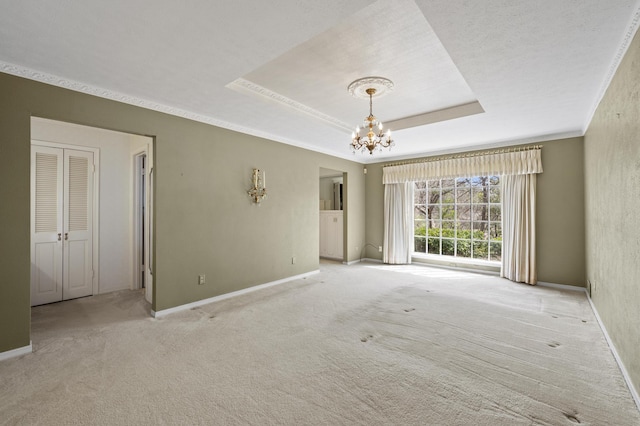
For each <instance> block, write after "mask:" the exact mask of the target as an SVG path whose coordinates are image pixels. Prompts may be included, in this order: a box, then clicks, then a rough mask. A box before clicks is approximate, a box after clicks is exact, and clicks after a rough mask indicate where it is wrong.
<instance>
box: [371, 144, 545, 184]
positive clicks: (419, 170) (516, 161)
mask: <svg viewBox="0 0 640 426" xmlns="http://www.w3.org/2000/svg"><path fill="white" fill-rule="evenodd" d="M532 173H542V159H541V150H540V149H529V150H524V151H515V152H498V153H488V154H486V155H473V156H466V157H454V158H444V159H440V160H438V159H434V160H427V161H424V162H420V163H410V164H402V165H398V166H387V167H384V168H383V169H382V183H383V184H385V185H387V184H392V183H405V182H415V181H420V180H427V179H447V178H457V177H472V176H501V175H525V174H532Z"/></svg>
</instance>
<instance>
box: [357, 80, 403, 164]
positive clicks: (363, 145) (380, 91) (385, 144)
mask: <svg viewBox="0 0 640 426" xmlns="http://www.w3.org/2000/svg"><path fill="white" fill-rule="evenodd" d="M347 90H349V93H351V95H352V96H354V97H356V98H367V97H368V98H369V116H368V117H365V119H364V123H363V125H362V129H363V130H364V131H366V132H367V133H366V135H364V136H360V126H357V127H356V131H355V132H354V133H351V148H352V149H353V153H354V154H355V153H356V151H362V152H367V151H369V154H373V151H374V150H375V149H376V148H378V149H379V150H380V151H382V148H391V147H392V146H393V145H394V142H393V139H391V129H388V130H387V134H386V135H385V134H384V133H383V131H382V122H380V121H379V120H378V119H377V118H376V117H375V116H374V115H373V97H374V96H376V97H380V96H382V95H384V94H385V93H387V92H390V91H392V90H393V82H392V81H391V80H389V79H387V78H384V77H365V78H360V79H358V80H356V81H354V82H353V83H351V84H350V85H349V87H347ZM374 128H376V129H374ZM376 132H378V133H376Z"/></svg>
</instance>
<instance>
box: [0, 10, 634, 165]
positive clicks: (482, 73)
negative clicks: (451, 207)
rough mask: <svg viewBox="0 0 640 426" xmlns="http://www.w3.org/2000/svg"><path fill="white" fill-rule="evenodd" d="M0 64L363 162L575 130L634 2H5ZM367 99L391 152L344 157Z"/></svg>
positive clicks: (596, 93)
mask: <svg viewBox="0 0 640 426" xmlns="http://www.w3.org/2000/svg"><path fill="white" fill-rule="evenodd" d="M0 4H1V5H2V14H0V71H3V72H7V73H11V74H15V75H21V76H24V77H27V78H32V79H36V80H39V81H43V82H46V83H50V84H55V85H59V86H63V87H68V88H70V89H73V90H78V91H83V92H86V93H91V94H94V95H97V96H103V97H107V98H111V99H116V100H120V101H123V102H127V103H132V104H135V105H140V106H143V107H146V108H152V109H156V110H159V111H163V112H168V113H171V114H175V115H179V116H183V117H188V118H191V119H195V120H199V121H203V122H206V123H210V124H214V125H217V126H221V127H225V128H229V129H233V130H237V131H241V132H245V133H248V134H253V135H257V136H261V137H265V138H268V139H273V140H276V141H279V142H283V143H288V144H292V145H297V146H301V147H304V148H308V149H312V150H316V151H319V152H325V153H328V154H331V155H336V156H339V157H343V158H348V159H352V160H355V161H360V162H365V163H366V162H371V161H382V160H388V159H392V158H405V157H415V156H424V155H430V154H439V153H443V152H455V151H461V150H472V149H478V148H485V147H493V146H501V145H506V144H514V143H525V142H532V141H543V140H548V139H553V138H561V137H570V136H579V135H582V134H583V133H584V130H585V128H586V126H587V125H588V122H589V120H590V119H591V115H592V114H593V111H594V110H595V107H596V106H597V103H598V102H599V99H600V97H601V96H602V93H603V91H604V89H605V88H606V85H607V84H608V81H609V80H610V78H611V76H612V75H613V72H614V71H615V69H616V67H617V65H618V63H619V61H620V59H621V57H622V55H623V54H624V51H625V49H626V47H627V46H628V43H629V42H630V40H631V38H632V37H633V35H634V34H635V31H636V28H637V25H638V20H639V8H640V0H617V1H615V2H604V1H601V0H584V1H578V0H571V1H562V2H558V1H556V0H541V1H538V2H513V1H508V0H492V1H488V2H451V1H445V0H416V1H414V0H380V1H366V0H352V1H349V2H345V1H339V0H327V1H323V2H317V1H311V0H303V1H299V0H297V1H294V0H288V1H285V0H279V1H270V2H259V1H250V0H244V1H234V2H224V1H207V2H205V1H196V2H181V3H176V2H169V1H151V0H141V1H136V2H129V1H124V0H113V1H110V2H74V3H73V5H71V4H67V3H65V5H66V6H65V7H62V5H61V4H60V3H57V2H41V1H37V0H22V1H20V2H12V1H9V0H0ZM367 76H382V77H386V78H389V79H391V80H392V81H393V82H394V84H395V87H394V90H393V91H392V92H390V93H388V94H385V95H384V96H382V97H379V98H374V102H373V109H374V113H375V114H376V116H377V117H378V118H379V119H380V120H382V121H383V122H384V123H385V125H388V127H390V128H391V129H392V130H393V132H394V139H395V141H396V146H395V147H394V148H393V149H392V150H391V151H385V152H383V153H377V152H376V153H375V154H374V155H373V156H370V155H368V154H366V155H362V154H357V155H356V156H354V155H353V154H351V151H350V149H349V142H350V133H351V129H352V128H353V127H355V125H356V124H360V123H361V122H362V119H363V118H364V117H365V116H366V115H367V114H368V108H369V105H368V102H367V100H363V99H357V98H354V97H352V96H351V95H350V94H349V93H348V92H347V86H348V85H349V83H351V82H352V81H354V80H356V79H358V78H361V77H367Z"/></svg>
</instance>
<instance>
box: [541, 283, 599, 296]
mask: <svg viewBox="0 0 640 426" xmlns="http://www.w3.org/2000/svg"><path fill="white" fill-rule="evenodd" d="M536 285H539V286H540V287H550V288H557V289H559V290H569V291H581V292H584V293H586V292H587V289H586V288H585V287H580V286H577V285H567V284H556V283H548V282H544V281H538V283H537V284H536Z"/></svg>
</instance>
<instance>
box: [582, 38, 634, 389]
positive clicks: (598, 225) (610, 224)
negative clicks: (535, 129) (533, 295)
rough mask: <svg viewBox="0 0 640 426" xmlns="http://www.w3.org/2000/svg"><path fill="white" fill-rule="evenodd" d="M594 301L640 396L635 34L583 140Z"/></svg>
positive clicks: (588, 248)
mask: <svg viewBox="0 0 640 426" xmlns="http://www.w3.org/2000/svg"><path fill="white" fill-rule="evenodd" d="M585 189H586V235H587V238H586V257H587V279H588V280H589V281H590V282H591V297H592V299H593V302H594V304H595V306H596V308H597V310H598V313H599V314H600V317H601V318H602V321H603V322H604V325H605V327H606V328H607V331H608V333H609V335H610V336H611V339H612V340H613V343H614V345H615V347H616V349H617V351H618V353H619V355H620V357H621V358H622V361H623V363H624V365H625V368H626V369H627V371H628V373H629V375H630V377H631V380H632V381H633V383H634V386H635V389H636V390H637V391H638V392H640V219H639V217H640V33H639V34H636V36H635V39H634V40H633V42H632V44H631V45H630V47H629V50H628V51H627V54H626V56H625V57H624V59H623V61H622V63H621V64H620V66H619V68H618V70H617V72H616V74H615V77H614V79H613V81H612V82H611V84H610V85H609V88H608V90H607V92H606V94H605V96H604V98H603V99H602V101H601V102H600V105H599V107H598V109H597V111H596V113H595V115H594V117H593V119H592V121H591V124H590V125H589V129H588V131H587V133H586V135H585Z"/></svg>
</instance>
